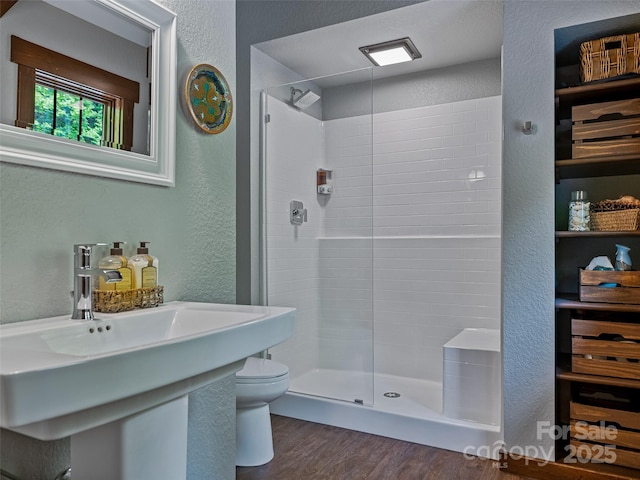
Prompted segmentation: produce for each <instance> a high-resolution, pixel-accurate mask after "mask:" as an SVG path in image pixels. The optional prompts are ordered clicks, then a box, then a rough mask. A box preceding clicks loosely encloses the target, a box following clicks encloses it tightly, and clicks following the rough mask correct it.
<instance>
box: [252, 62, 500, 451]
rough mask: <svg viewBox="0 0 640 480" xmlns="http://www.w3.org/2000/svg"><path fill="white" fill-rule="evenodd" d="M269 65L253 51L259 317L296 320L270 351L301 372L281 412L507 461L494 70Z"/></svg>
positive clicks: (476, 65) (492, 65) (489, 65)
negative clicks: (306, 74)
mask: <svg viewBox="0 0 640 480" xmlns="http://www.w3.org/2000/svg"><path fill="white" fill-rule="evenodd" d="M268 51H269V50H268V49H263V50H260V49H255V50H254V51H252V65H253V67H252V69H253V68H254V67H255V70H252V82H253V90H254V92H255V95H256V98H257V97H258V96H259V98H260V100H259V105H256V104H254V106H253V108H255V109H256V111H257V110H259V111H260V114H259V116H258V115H255V117H256V120H255V124H259V132H260V135H259V137H260V141H259V142H255V143H254V146H253V147H252V148H253V149H254V150H255V149H257V150H259V152H260V160H259V163H260V176H259V177H260V178H259V184H260V192H261V194H260V225H261V236H260V251H261V255H260V264H261V268H260V272H261V275H260V277H261V282H260V283H261V292H262V299H261V301H262V302H264V303H267V304H269V305H280V306H293V307H295V308H296V309H297V312H296V328H295V333H294V335H293V337H292V338H291V339H289V340H287V341H286V342H284V343H283V344H281V345H278V346H276V347H275V348H273V349H271V350H270V351H269V354H270V355H271V358H272V359H274V360H277V361H279V362H282V363H284V364H286V365H287V366H288V367H289V371H290V387H289V392H288V393H287V394H285V395H284V396H283V397H281V398H280V399H278V400H276V401H275V402H273V403H272V404H271V411H272V413H276V414H280V415H285V416H291V417H296V418H301V419H305V420H310V421H315V422H319V423H325V424H331V425H336V426H341V427H345V428H351V429H354V430H359V431H364V432H369V433H375V434H379V435H384V436H388V437H393V438H399V439H403V440H407V441H412V442H416V443H422V444H426V445H433V446H437V447H441V448H446V449H450V450H456V451H461V452H467V453H471V454H478V455H481V456H485V457H492V458H496V457H497V455H498V452H499V449H500V445H501V438H502V436H501V425H500V423H501V402H502V392H501V355H500V323H501V321H500V310H501V298H500V292H501V283H500V282H501V263H500V262H501V260H500V259H501V253H500V252H501V191H502V190H501V189H502V185H501V163H502V155H501V138H502V114H501V113H502V106H501V96H500V58H499V54H498V57H497V58H492V59H487V60H481V61H475V62H468V63H466V64H464V65H456V66H453V67H449V68H443V69H441V70H439V71H438V72H436V73H433V72H431V73H430V74H429V75H422V76H416V75H398V76H391V77H385V78H380V77H378V76H377V75H376V70H375V69H374V68H361V69H357V70H352V71H347V72H344V73H339V74H334V75H328V76H322V77H314V78H303V77H302V76H301V75H299V74H297V73H296V72H293V71H291V70H290V69H288V68H286V67H285V66H284V65H283V64H281V63H279V62H278V61H275V60H274V59H272V58H271V57H270V56H269V55H268V54H267V53H265V52H268ZM255 72H259V73H258V74H256V73H255ZM260 72H262V73H260ZM265 72H266V73H265ZM254 75H255V77H256V78H257V77H259V78H258V79H257V80H256V79H255V78H254ZM460 79H462V80H460ZM278 80H281V81H278ZM282 80H284V81H282ZM459 85H463V86H465V88H463V89H461V88H459V87H458V86H459ZM427 91H428V92H429V93H428V94H425V92H427ZM433 92H436V93H433ZM256 103H258V102H257V101H256ZM258 118H259V120H257V119H258ZM256 130H258V128H256Z"/></svg>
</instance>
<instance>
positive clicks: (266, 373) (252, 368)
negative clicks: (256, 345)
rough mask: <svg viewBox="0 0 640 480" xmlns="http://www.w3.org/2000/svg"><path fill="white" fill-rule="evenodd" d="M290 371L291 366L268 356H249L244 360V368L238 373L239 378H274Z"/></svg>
mask: <svg viewBox="0 0 640 480" xmlns="http://www.w3.org/2000/svg"><path fill="white" fill-rule="evenodd" d="M287 373H289V368H288V367H287V366H286V365H284V364H283V363H280V362H276V361H275V360H267V359H266V358H256V357H249V358H247V360H246V361H245V362H244V368H243V369H242V370H240V371H239V372H238V373H236V377H239V378H273V377H281V376H282V375H286V374H287Z"/></svg>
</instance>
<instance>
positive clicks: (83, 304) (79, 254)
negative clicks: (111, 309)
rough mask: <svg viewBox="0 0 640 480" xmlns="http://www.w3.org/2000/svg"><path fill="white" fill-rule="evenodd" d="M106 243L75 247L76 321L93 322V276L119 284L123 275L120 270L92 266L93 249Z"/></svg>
mask: <svg viewBox="0 0 640 480" xmlns="http://www.w3.org/2000/svg"><path fill="white" fill-rule="evenodd" d="M106 245H108V244H106V243H90V244H81V245H74V246H73V314H72V315H71V318H73V319H76V320H93V319H94V318H95V317H94V315H93V305H92V299H91V292H92V291H93V276H94V275H102V276H103V277H104V278H105V280H106V282H107V283H114V282H119V281H121V280H122V275H120V272H119V271H118V270H103V269H100V268H95V267H94V266H93V265H92V263H91V262H92V257H91V253H92V250H93V247H97V246H106Z"/></svg>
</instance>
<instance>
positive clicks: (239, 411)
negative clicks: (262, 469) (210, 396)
mask: <svg viewBox="0 0 640 480" xmlns="http://www.w3.org/2000/svg"><path fill="white" fill-rule="evenodd" d="M288 388H289V368H288V367H287V366H286V365H284V364H282V363H279V362H276V361H274V360H267V359H264V358H255V357H249V358H247V360H246V361H245V364H244V368H243V369H242V370H240V371H239V372H238V373H236V465H237V466H239V467H255V466H258V465H264V464H265V463H268V462H269V461H271V459H272V458H273V437H272V434H271V418H270V416H269V402H272V401H274V400H275V399H276V398H278V397H280V396H282V395H284V393H285V392H286V391H287V389H288Z"/></svg>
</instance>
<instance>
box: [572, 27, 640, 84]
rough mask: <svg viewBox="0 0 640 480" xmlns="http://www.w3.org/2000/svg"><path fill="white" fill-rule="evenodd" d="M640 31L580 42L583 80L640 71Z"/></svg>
mask: <svg viewBox="0 0 640 480" xmlns="http://www.w3.org/2000/svg"><path fill="white" fill-rule="evenodd" d="M638 52H640V33H631V34H628V35H615V36H613V37H604V38H599V39H597V40H591V41H588V42H584V43H582V44H580V77H581V79H582V81H583V82H590V81H592V80H602V79H604V78H612V77H617V76H620V75H624V74H627V73H640V54H639V53H638Z"/></svg>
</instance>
